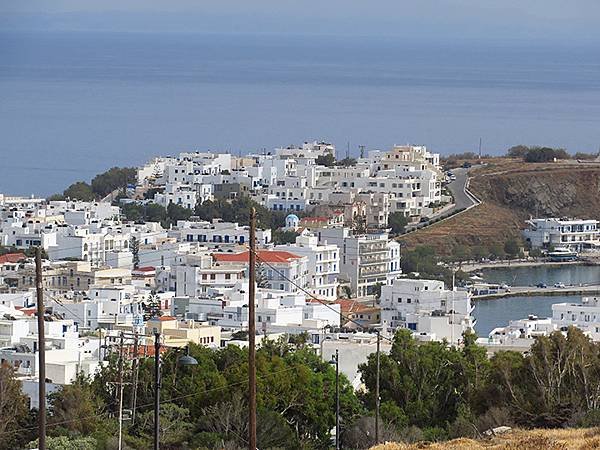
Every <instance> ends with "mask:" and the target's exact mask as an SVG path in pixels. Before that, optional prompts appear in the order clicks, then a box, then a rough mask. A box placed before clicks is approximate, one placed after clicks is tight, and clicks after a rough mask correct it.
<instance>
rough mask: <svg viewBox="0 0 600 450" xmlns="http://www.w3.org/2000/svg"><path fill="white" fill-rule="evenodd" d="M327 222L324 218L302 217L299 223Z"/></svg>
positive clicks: (327, 219) (326, 218) (327, 218)
mask: <svg viewBox="0 0 600 450" xmlns="http://www.w3.org/2000/svg"><path fill="white" fill-rule="evenodd" d="M328 221H329V217H324V216H320V217H303V218H302V219H300V222H328Z"/></svg>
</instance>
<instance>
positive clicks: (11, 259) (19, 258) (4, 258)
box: [0, 253, 27, 264]
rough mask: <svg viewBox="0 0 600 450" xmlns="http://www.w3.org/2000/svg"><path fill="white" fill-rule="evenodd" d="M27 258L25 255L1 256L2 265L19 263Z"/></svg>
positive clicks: (11, 254)
mask: <svg viewBox="0 0 600 450" xmlns="http://www.w3.org/2000/svg"><path fill="white" fill-rule="evenodd" d="M25 258H27V257H26V256H25V255H24V254H23V253H7V254H6V255H2V256H0V264H5V263H18V262H19V261H22V260H24V259H25Z"/></svg>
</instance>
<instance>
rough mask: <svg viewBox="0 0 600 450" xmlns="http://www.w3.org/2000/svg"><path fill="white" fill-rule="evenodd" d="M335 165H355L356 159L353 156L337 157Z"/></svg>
mask: <svg viewBox="0 0 600 450" xmlns="http://www.w3.org/2000/svg"><path fill="white" fill-rule="evenodd" d="M335 165H336V166H342V167H350V166H355V165H356V159H354V158H350V157H348V158H344V159H338V160H337V162H336V163H335Z"/></svg>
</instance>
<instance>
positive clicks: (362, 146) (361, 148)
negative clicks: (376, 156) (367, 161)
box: [358, 145, 365, 158]
mask: <svg viewBox="0 0 600 450" xmlns="http://www.w3.org/2000/svg"><path fill="white" fill-rule="evenodd" d="M358 148H359V149H360V157H361V158H364V157H365V146H364V145H359V146H358Z"/></svg>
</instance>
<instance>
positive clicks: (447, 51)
mask: <svg viewBox="0 0 600 450" xmlns="http://www.w3.org/2000/svg"><path fill="white" fill-rule="evenodd" d="M598 123H600V52H598V51H597V46H596V45H592V44H580V43H579V44H574V43H569V42H565V43H551V44H550V43H542V42H539V41H482V40H477V41H475V40H466V39H465V40H452V41H448V40H445V41H441V40H438V41H436V40H433V39H427V38H425V39H417V38H414V39H406V38H383V37H382V38H376V37H361V36H358V35H357V36H350V37H336V36H302V35H274V34H270V35H266V34H265V35H242V34H227V35H225V34H222V35H220V34H183V33H181V34H177V33H160V34H158V33H157V34H152V33H108V32H106V33H98V32H58V31H48V32H35V33H34V32H9V31H2V30H0V192H2V193H6V194H18V195H48V194H52V193H55V192H61V191H62V190H63V189H64V188H65V187H66V186H67V185H68V184H70V183H72V182H73V181H76V180H86V181H89V180H90V179H91V178H92V177H93V176H94V174H96V173H98V172H101V171H103V170H105V169H107V168H110V167H112V166H131V165H139V164H141V163H142V162H144V161H146V160H148V159H149V158H151V157H152V156H154V155H169V154H175V153H177V152H180V151H189V150H202V151H208V150H210V151H228V152H231V153H232V154H242V153H248V152H261V153H262V152H269V151H272V149H273V148H275V147H277V146H282V145H283V146H285V145H289V144H300V143H302V142H304V141H305V140H315V139H318V140H327V141H330V142H333V143H335V144H336V145H337V148H338V152H340V153H341V155H342V156H344V155H345V154H346V152H348V153H349V154H350V155H352V156H356V155H358V152H359V150H358V148H359V146H361V145H364V146H365V147H366V148H367V149H386V148H389V147H390V146H392V145H393V144H406V143H411V144H425V145H427V146H429V148H431V149H432V150H434V151H437V152H440V153H442V154H445V153H451V152H462V151H477V149H478V145H479V139H480V138H481V139H482V150H483V152H484V153H493V154H499V153H501V152H504V151H505V150H506V148H508V147H510V146H511V145H515V144H520V143H524V144H530V145H535V144H540V145H551V146H561V147H566V148H567V149H569V150H571V151H573V152H575V151H587V152H596V151H597V150H598V144H600V128H599V127H598Z"/></svg>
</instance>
